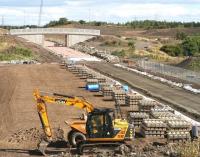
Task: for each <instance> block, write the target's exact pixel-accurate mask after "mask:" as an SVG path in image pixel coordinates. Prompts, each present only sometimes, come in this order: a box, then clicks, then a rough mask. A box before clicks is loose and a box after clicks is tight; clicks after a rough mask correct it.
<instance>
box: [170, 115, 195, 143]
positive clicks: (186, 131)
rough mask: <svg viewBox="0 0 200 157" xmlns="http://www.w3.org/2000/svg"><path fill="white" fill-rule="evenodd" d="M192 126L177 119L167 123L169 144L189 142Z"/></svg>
mask: <svg viewBox="0 0 200 157" xmlns="http://www.w3.org/2000/svg"><path fill="white" fill-rule="evenodd" d="M191 128H192V124H191V123H190V122H188V121H186V120H182V119H177V120H169V121H167V138H168V141H171V142H182V141H187V140H190V138H191V137H190V130H191Z"/></svg>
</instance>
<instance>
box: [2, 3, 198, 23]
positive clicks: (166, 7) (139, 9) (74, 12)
mask: <svg viewBox="0 0 200 157" xmlns="http://www.w3.org/2000/svg"><path fill="white" fill-rule="evenodd" d="M40 3H41V0H0V25H2V24H4V25H27V24H34V25H38V19H39V18H38V17H39V10H40ZM43 3H44V4H43V10H42V19H41V24H42V25H44V24H46V23H48V22H49V21H51V20H58V19H59V18H60V17H66V18H68V19H69V20H81V19H82V20H85V21H94V20H96V21H107V22H114V23H118V22H122V23H123V22H127V21H131V20H146V19H149V20H162V21H163V20H166V21H181V22H189V21H196V22H197V21H199V22H200V0H43Z"/></svg>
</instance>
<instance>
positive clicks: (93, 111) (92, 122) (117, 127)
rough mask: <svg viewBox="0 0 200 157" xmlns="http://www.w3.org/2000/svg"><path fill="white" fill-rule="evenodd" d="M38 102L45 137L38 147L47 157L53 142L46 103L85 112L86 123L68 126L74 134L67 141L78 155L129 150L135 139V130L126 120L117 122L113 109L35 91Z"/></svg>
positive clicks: (70, 134) (71, 97)
mask: <svg viewBox="0 0 200 157" xmlns="http://www.w3.org/2000/svg"><path fill="white" fill-rule="evenodd" d="M34 97H35V100H36V101H37V111H38V114H39V117H40V121H41V124H42V128H43V130H44V133H45V136H46V137H45V138H44V139H43V140H42V141H41V143H40V144H39V146H38V147H39V150H40V151H41V152H42V153H43V155H46V152H45V151H46V149H47V147H48V144H49V143H51V142H52V140H53V134H52V130H51V126H50V123H49V119H48V113H47V106H46V103H57V104H65V105H67V106H75V107H78V108H80V109H83V110H85V111H86V114H87V118H86V120H82V121H78V122H73V123H71V124H69V126H70V127H71V131H70V132H69V134H68V141H69V143H70V145H71V146H75V147H76V149H77V152H78V153H79V154H83V153H84V151H85V150H87V149H91V148H94V147H97V148H98V147H106V148H107V147H112V149H113V147H115V148H116V147H122V146H126V148H129V147H127V146H129V145H128V144H127V143H128V141H132V139H133V128H132V127H131V125H130V124H129V123H128V122H127V121H126V120H123V119H115V115H114V112H113V110H112V109H109V108H105V109H97V108H94V107H93V105H92V104H90V103H89V102H87V101H86V100H85V99H84V98H81V97H74V96H67V95H62V94H56V93H53V94H51V96H48V95H41V93H40V92H39V91H38V90H36V91H35V92H34Z"/></svg>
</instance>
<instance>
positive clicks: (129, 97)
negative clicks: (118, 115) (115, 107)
mask: <svg viewBox="0 0 200 157" xmlns="http://www.w3.org/2000/svg"><path fill="white" fill-rule="evenodd" d="M142 99H143V97H142V95H140V94H137V93H127V94H126V98H125V102H126V105H127V106H131V105H139V103H140V100H142Z"/></svg>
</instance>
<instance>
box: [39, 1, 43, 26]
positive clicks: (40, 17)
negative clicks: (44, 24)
mask: <svg viewBox="0 0 200 157" xmlns="http://www.w3.org/2000/svg"><path fill="white" fill-rule="evenodd" d="M42 9H43V0H41V3H40V12H39V20H38V27H40V26H41V19H42Z"/></svg>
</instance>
